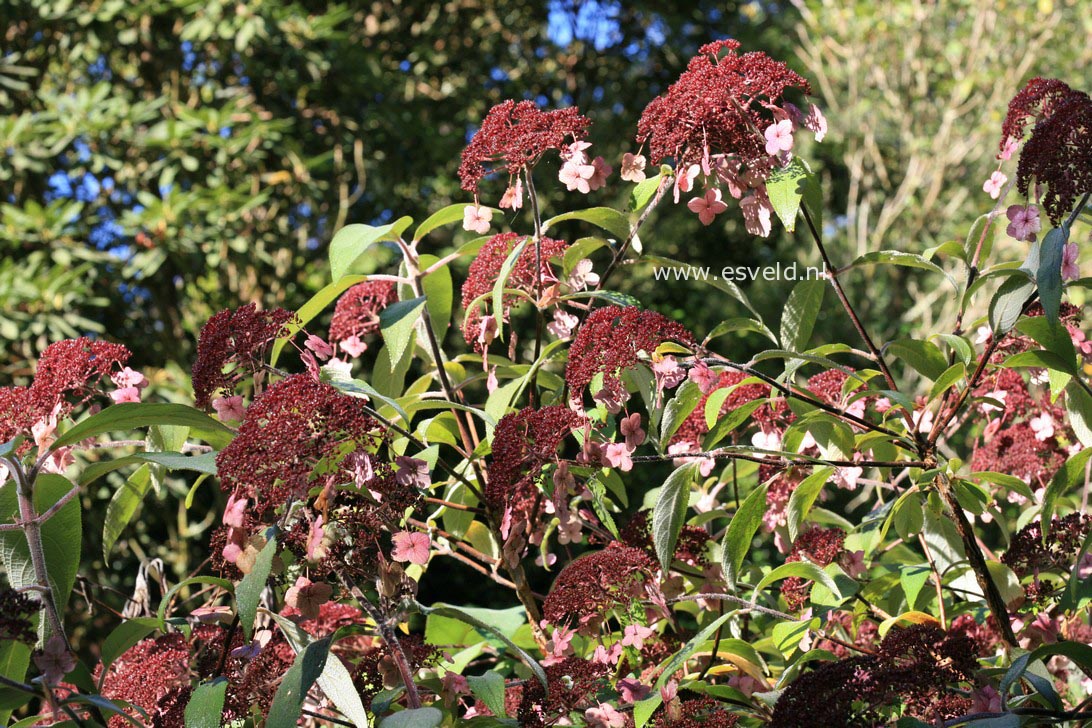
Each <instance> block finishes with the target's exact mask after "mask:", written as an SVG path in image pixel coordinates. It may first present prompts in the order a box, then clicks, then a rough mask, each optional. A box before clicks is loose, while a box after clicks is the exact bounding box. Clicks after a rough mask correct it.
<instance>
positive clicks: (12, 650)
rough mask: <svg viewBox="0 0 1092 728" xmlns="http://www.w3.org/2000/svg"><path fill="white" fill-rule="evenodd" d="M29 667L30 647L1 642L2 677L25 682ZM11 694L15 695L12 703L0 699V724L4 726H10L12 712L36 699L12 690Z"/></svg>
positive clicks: (20, 643)
mask: <svg viewBox="0 0 1092 728" xmlns="http://www.w3.org/2000/svg"><path fill="white" fill-rule="evenodd" d="M29 666H30V646H29V645H25V644H23V643H22V642H15V641H13V640H6V641H3V642H0V675H3V676H4V677H6V678H8V679H9V680H15V681H16V682H23V678H24V677H26V674H27V668H28V667H29ZM11 692H12V693H13V695H11V700H10V701H8V700H3V699H0V723H2V724H4V725H7V724H8V720H9V719H10V718H11V713H12V711H14V710H18V709H19V708H21V707H22V706H23V705H25V704H26V703H27V702H28V701H29V700H30V699H31V698H33V697H34V696H32V695H27V694H26V693H22V692H18V691H15V690H12V691H11ZM2 693H3V691H0V694H2ZM24 698H25V700H24Z"/></svg>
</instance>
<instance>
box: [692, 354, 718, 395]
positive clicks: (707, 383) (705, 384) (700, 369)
mask: <svg viewBox="0 0 1092 728" xmlns="http://www.w3.org/2000/svg"><path fill="white" fill-rule="evenodd" d="M686 376H687V378H688V379H689V380H690V381H691V382H693V383H694V384H696V385H698V389H700V390H701V393H702V394H709V393H710V392H712V391H713V390H714V389H716V386H717V379H718V377H717V373H716V372H714V371H713V370H712V369H710V368H709V365H708V364H706V363H705V362H703V361H698V362H697V363H696V364H694V366H693V367H691V368H690V372H689V373H688V374H687V375H686Z"/></svg>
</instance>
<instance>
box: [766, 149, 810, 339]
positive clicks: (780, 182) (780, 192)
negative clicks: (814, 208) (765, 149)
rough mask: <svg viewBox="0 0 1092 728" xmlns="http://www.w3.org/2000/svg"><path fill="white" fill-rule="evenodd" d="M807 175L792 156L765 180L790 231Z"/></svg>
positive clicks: (779, 214) (774, 204)
mask: <svg viewBox="0 0 1092 728" xmlns="http://www.w3.org/2000/svg"><path fill="white" fill-rule="evenodd" d="M807 177H808V170H807V169H806V168H805V167H804V165H803V164H801V162H800V160H799V159H795V158H794V159H793V160H792V162H790V163H789V165H788V166H787V167H779V168H778V169H775V170H774V171H773V174H771V175H770V178H769V179H768V180H767V181H766V195H767V196H768V197H769V198H770V204H771V205H772V206H773V209H774V212H776V213H777V216H778V217H779V218H781V222H782V224H784V226H785V229H786V230H788V231H789V232H790V233H791V232H793V231H794V230H795V229H796V216H797V214H799V212H800V200H801V199H802V198H803V197H804V185H805V182H806V180H807ZM790 348H791V347H790Z"/></svg>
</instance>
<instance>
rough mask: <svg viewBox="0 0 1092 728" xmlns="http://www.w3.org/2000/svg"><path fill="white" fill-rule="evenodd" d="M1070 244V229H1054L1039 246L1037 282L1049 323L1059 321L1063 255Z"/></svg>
mask: <svg viewBox="0 0 1092 728" xmlns="http://www.w3.org/2000/svg"><path fill="white" fill-rule="evenodd" d="M1067 242H1069V228H1068V227H1066V226H1065V225H1063V226H1062V227H1060V228H1054V229H1053V230H1051V231H1050V232H1049V233H1047V234H1046V237H1044V238H1043V242H1042V244H1041V245H1040V246H1039V271H1038V273H1036V275H1035V282H1036V283H1037V284H1038V285H1039V301H1040V302H1041V303H1042V304H1043V312H1044V313H1046V317H1047V321H1049V322H1050V323H1055V322H1057V321H1058V308H1059V307H1060V306H1061V303H1062V253H1063V252H1064V251H1065V244H1066V243H1067Z"/></svg>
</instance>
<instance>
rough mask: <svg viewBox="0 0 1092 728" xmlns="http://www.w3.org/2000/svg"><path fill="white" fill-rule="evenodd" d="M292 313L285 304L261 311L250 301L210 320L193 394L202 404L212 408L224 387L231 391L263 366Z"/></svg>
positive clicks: (199, 354)
mask: <svg viewBox="0 0 1092 728" xmlns="http://www.w3.org/2000/svg"><path fill="white" fill-rule="evenodd" d="M291 320H292V313H291V312H290V311H285V310H284V309H283V308H274V309H271V310H269V311H259V310H258V308H257V307H256V306H255V305H254V304H253V303H249V304H247V305H246V306H242V307H240V308H237V309H235V310H230V309H228V310H224V311H221V312H220V313H218V314H216V315H215V316H213V317H212V318H210V319H209V320H208V322H207V323H206V324H205V325H204V327H203V328H202V329H201V334H200V336H199V337H198V339H197V360H196V361H195V362H194V363H193V394H194V399H195V401H196V404H197V406H198V407H201V408H202V409H208V408H209V407H211V406H212V399H213V397H215V396H216V394H217V393H219V392H220V391H221V390H227V391H228V393H229V394H230V393H231V392H232V391H233V390H234V389H235V384H236V383H237V382H238V381H239V380H240V379H242V378H243V377H245V376H247V375H249V374H252V373H254V372H255V371H257V370H258V368H259V367H261V364H262V359H263V358H264V357H265V354H266V352H267V350H268V347H269V345H271V344H272V343H273V340H274V339H276V338H277V337H279V336H281V335H282V334H283V333H284V331H285V324H287V323H288V322H289V321H291Z"/></svg>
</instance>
